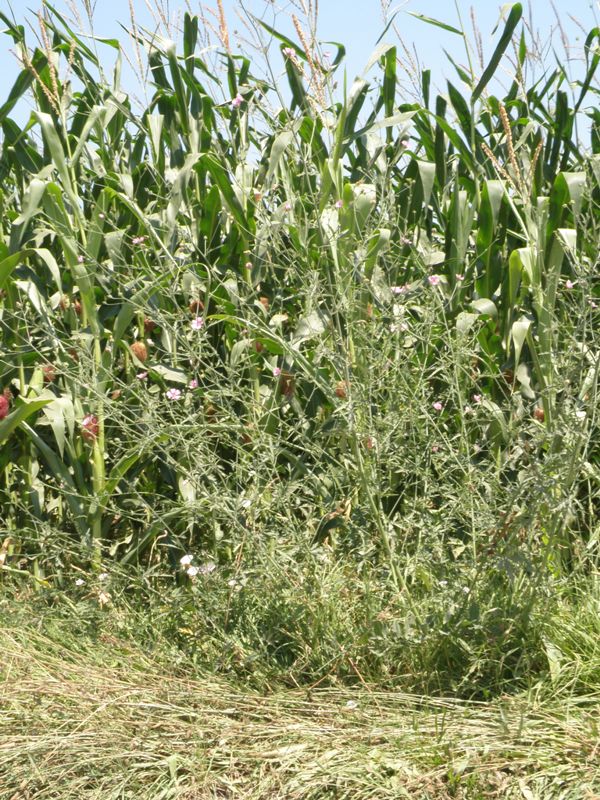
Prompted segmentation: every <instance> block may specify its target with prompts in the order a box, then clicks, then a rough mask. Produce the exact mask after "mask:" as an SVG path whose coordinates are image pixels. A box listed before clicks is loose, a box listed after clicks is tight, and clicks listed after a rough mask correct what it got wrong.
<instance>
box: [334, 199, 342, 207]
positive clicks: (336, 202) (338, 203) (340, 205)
mask: <svg viewBox="0 0 600 800" xmlns="http://www.w3.org/2000/svg"><path fill="white" fill-rule="evenodd" d="M335 207H336V208H343V207H344V201H343V200H336V201H335Z"/></svg>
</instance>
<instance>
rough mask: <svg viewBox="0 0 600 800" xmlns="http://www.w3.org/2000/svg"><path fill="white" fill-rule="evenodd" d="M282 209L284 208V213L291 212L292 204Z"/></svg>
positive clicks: (287, 204)
mask: <svg viewBox="0 0 600 800" xmlns="http://www.w3.org/2000/svg"><path fill="white" fill-rule="evenodd" d="M283 208H284V210H285V211H291V210H292V204H291V203H286V204H285V205H284V207H283Z"/></svg>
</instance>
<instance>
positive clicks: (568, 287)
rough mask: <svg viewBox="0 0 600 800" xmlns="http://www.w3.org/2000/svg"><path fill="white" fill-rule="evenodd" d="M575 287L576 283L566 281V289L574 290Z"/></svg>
mask: <svg viewBox="0 0 600 800" xmlns="http://www.w3.org/2000/svg"><path fill="white" fill-rule="evenodd" d="M574 286H575V281H570V280H568V279H567V280H566V281H565V289H572V288H573V287H574Z"/></svg>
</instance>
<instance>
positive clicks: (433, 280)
mask: <svg viewBox="0 0 600 800" xmlns="http://www.w3.org/2000/svg"><path fill="white" fill-rule="evenodd" d="M427 280H428V281H429V285H430V286H439V285H440V281H441V280H442V279H441V278H440V276H439V275H430V276H429V277H428V278H427Z"/></svg>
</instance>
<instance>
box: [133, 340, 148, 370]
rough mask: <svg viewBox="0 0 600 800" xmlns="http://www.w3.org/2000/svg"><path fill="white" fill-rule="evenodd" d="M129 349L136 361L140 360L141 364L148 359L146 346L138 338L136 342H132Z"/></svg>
mask: <svg viewBox="0 0 600 800" xmlns="http://www.w3.org/2000/svg"><path fill="white" fill-rule="evenodd" d="M129 349H130V350H131V352H132V353H133V355H134V356H135V357H136V358H137V360H138V361H141V362H142V364H145V363H146V361H147V360H148V348H147V347H146V345H145V344H144V342H142V341H139V340H138V341H137V342H134V343H133V344H132V345H131V346H130V348H129Z"/></svg>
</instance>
